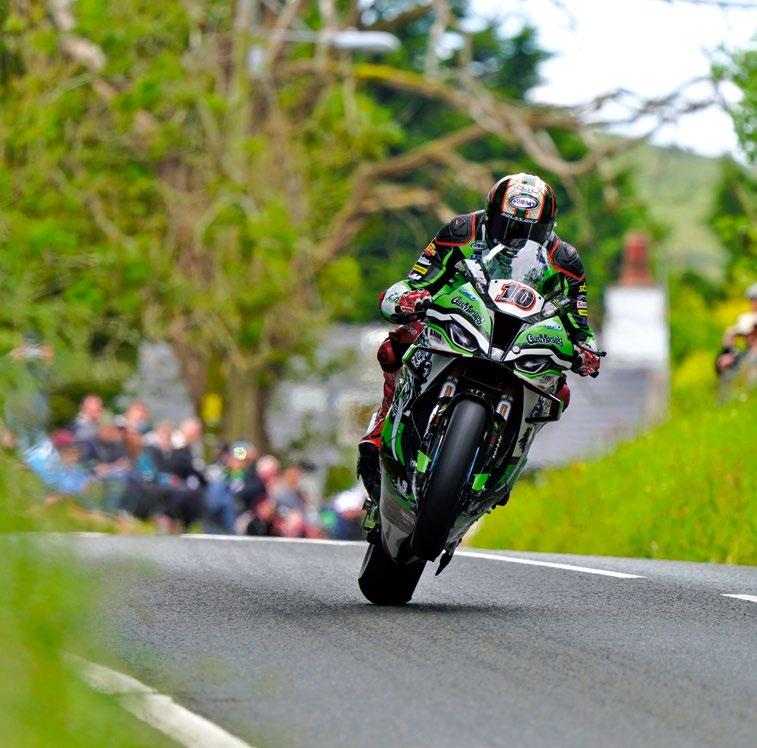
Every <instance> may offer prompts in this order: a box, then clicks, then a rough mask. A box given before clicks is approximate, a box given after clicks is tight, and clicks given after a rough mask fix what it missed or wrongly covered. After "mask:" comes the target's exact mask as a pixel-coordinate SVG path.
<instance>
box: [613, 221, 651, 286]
mask: <svg viewBox="0 0 757 748" xmlns="http://www.w3.org/2000/svg"><path fill="white" fill-rule="evenodd" d="M654 284H655V283H654V278H653V277H652V271H651V270H650V268H649V237H648V236H647V235H646V234H626V241H625V244H624V246H623V266H622V267H621V269H620V278H619V279H618V285H619V286H653V285H654Z"/></svg>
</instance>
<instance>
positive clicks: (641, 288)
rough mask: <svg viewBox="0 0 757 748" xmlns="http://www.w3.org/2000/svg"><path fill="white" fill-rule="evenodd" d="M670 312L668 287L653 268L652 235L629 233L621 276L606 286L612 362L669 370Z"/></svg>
mask: <svg viewBox="0 0 757 748" xmlns="http://www.w3.org/2000/svg"><path fill="white" fill-rule="evenodd" d="M667 316H668V315H667V298H666V295H665V290H664V289H663V288H661V287H660V286H658V285H657V284H656V283H655V282H654V279H653V278H652V273H651V272H650V270H649V239H648V238H647V237H646V236H645V235H644V234H629V235H628V236H627V237H626V240H625V243H624V247H623V266H622V269H621V271H620V278H619V279H618V282H617V283H616V284H615V285H614V286H610V287H608V288H607V289H606V290H605V322H604V329H603V331H602V332H603V334H602V337H601V340H602V343H603V344H604V347H605V348H606V349H607V363H608V365H609V364H610V363H611V362H612V365H613V366H615V367H618V368H623V367H625V368H636V369H646V370H647V371H662V372H666V371H667V369H668V351H669V345H670V344H669V333H668V320H667Z"/></svg>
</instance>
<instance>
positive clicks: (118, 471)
mask: <svg viewBox="0 0 757 748" xmlns="http://www.w3.org/2000/svg"><path fill="white" fill-rule="evenodd" d="M85 399H86V398H85ZM80 444H81V446H82V452H81V462H82V464H83V465H85V466H86V467H87V468H88V469H89V470H91V471H92V472H93V473H94V474H95V476H96V477H97V478H98V479H99V480H100V482H101V483H102V485H103V491H104V496H103V509H105V511H108V512H115V511H118V510H120V509H122V508H123V506H122V504H123V499H124V496H125V494H126V488H127V481H128V478H129V472H130V470H131V460H130V459H129V455H128V452H127V451H126V444H125V443H124V439H123V433H122V430H121V429H120V428H119V427H118V426H117V425H116V421H115V419H114V418H113V416H112V415H110V414H103V415H102V416H101V417H100V420H99V423H98V426H97V431H96V434H95V436H94V438H92V439H88V440H82V441H80Z"/></svg>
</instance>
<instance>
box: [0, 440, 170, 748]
mask: <svg viewBox="0 0 757 748" xmlns="http://www.w3.org/2000/svg"><path fill="white" fill-rule="evenodd" d="M39 495H44V493H43V489H42V488H41V486H40V485H39V484H38V483H37V481H36V480H35V479H34V477H33V476H32V475H31V474H29V473H28V472H27V471H25V470H24V469H23V468H22V467H21V466H20V465H19V464H18V463H17V461H16V460H15V459H13V458H11V457H9V456H8V455H5V454H0V554H2V556H1V557H2V561H1V562H0V631H1V632H2V636H3V646H2V650H0V735H1V736H2V738H0V743H2V745H3V746H9V747H10V748H15V747H16V746H18V747H19V748H37V746H39V747H40V748H41V747H42V746H44V747H45V748H48V747H49V746H56V748H69V747H71V748H73V747H74V746H75V747H76V748H89V747H90V746H91V747H92V748H95V747H97V748H100V747H101V746H109V747H110V746H119V747H120V746H124V748H126V747H127V746H128V747H129V748H133V747H136V746H151V747H152V746H158V747H160V746H169V745H175V744H174V743H173V742H171V741H170V740H168V739H167V738H165V737H164V736H163V735H162V734H160V733H158V732H155V731H154V730H152V729H151V728H150V727H148V726H147V725H145V724H143V723H142V722H139V721H138V720H136V719H135V718H133V717H132V716H131V715H130V714H129V713H127V712H126V711H124V710H123V709H122V708H121V707H120V706H119V705H118V704H117V702H116V701H115V700H114V699H112V698H110V697H108V696H105V695H102V694H99V693H96V692H94V691H91V690H90V689H89V688H88V687H87V686H86V685H84V684H83V683H82V682H81V681H80V680H79V679H78V678H77V677H76V676H75V675H74V674H73V673H72V671H71V670H70V669H69V667H68V666H67V665H65V664H64V663H63V661H62V659H61V652H63V651H71V652H76V653H80V654H83V655H84V656H87V657H90V658H92V659H95V660H97V652H98V644H97V642H96V639H95V637H94V636H93V634H92V632H91V631H90V629H89V621H90V620H91V619H90V616H89V613H90V611H91V610H92V605H93V604H94V599H95V597H96V594H97V590H98V589H99V587H98V583H97V582H98V580H93V579H92V577H91V574H90V575H89V576H85V574H84V572H83V571H82V570H80V569H79V568H78V567H77V565H76V563H75V561H74V559H73V558H72V557H71V556H70V555H67V554H66V553H65V551H64V549H63V548H58V547H56V546H55V541H54V539H44V538H42V539H41V538H39V537H38V536H33V535H30V534H29V531H35V530H37V531H38V530H43V531H44V530H62V529H63V530H65V529H79V526H77V524H76V522H75V521H72V520H71V519H70V518H69V517H67V515H65V514H64V513H54V514H53V515H52V516H51V514H50V513H48V512H42V513H41V512H38V511H34V510H33V509H31V508H30V504H29V502H28V498H27V497H29V496H39ZM45 546H47V547H45Z"/></svg>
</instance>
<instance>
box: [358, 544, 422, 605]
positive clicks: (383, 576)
mask: <svg viewBox="0 0 757 748" xmlns="http://www.w3.org/2000/svg"><path fill="white" fill-rule="evenodd" d="M425 566H426V562H425V561H413V562H411V563H409V564H405V565H404V566H400V565H399V564H396V563H394V561H392V559H391V558H390V557H389V556H388V555H387V553H386V551H385V550H384V548H383V547H382V545H381V543H376V544H371V545H369V546H368V550H367V551H366V553H365V558H364V559H363V566H362V568H361V569H360V576H359V577H358V584H359V585H360V591H361V592H362V593H363V595H365V597H366V598H367V599H368V600H370V601H371V602H372V603H373V604H374V605H404V604H405V603H408V602H410V598H412V596H413V592H415V587H416V585H417V584H418V580H419V579H420V578H421V574H423V569H424V567H425Z"/></svg>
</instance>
